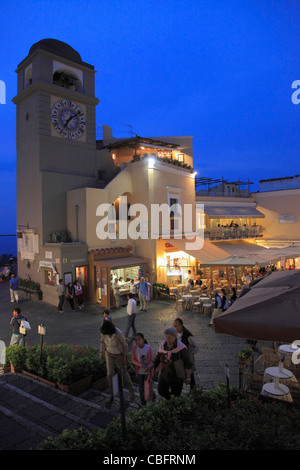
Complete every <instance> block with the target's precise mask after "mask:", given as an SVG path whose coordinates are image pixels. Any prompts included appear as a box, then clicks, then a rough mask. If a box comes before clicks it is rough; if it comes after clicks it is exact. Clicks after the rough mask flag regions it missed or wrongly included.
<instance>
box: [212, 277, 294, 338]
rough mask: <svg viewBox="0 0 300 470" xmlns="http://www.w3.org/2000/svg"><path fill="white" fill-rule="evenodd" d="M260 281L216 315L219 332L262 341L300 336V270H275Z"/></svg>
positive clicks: (215, 320) (215, 322)
mask: <svg viewBox="0 0 300 470" xmlns="http://www.w3.org/2000/svg"><path fill="white" fill-rule="evenodd" d="M256 281H257V282H256V283H255V284H254V285H253V286H252V287H250V290H249V292H247V293H246V294H244V295H242V296H240V297H239V298H238V299H237V300H236V301H235V302H234V304H233V305H232V306H231V307H229V308H228V310H226V312H225V313H223V314H221V315H219V316H218V317H216V318H215V319H214V322H213V325H214V329H215V332H216V333H225V334H229V335H232V336H237V337H239V338H246V339H253V340H261V341H279V342H288V343H291V342H293V341H295V340H300V270H295V271H279V272H276V271H274V272H272V273H270V274H269V275H268V276H265V277H263V278H261V279H260V280H256Z"/></svg>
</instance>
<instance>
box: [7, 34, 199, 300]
mask: <svg viewBox="0 0 300 470" xmlns="http://www.w3.org/2000/svg"><path fill="white" fill-rule="evenodd" d="M17 76H18V89H17V95H16V96H15V98H14V100H13V102H14V103H15V104H16V109H17V234H18V273H19V277H20V278H22V279H31V280H33V281H35V282H38V283H40V285H41V290H42V292H43V299H44V300H45V301H48V302H50V303H53V304H55V303H56V302H57V292H56V287H57V284H58V281H59V279H63V280H64V284H65V285H66V284H67V283H68V282H72V283H74V282H75V280H76V279H80V280H81V282H82V284H83V287H84V295H85V298H86V299H88V300H90V301H92V302H99V303H100V304H101V305H103V306H108V307H110V306H111V305H112V304H113V302H114V299H113V295H112V286H111V283H112V279H113V278H114V277H118V278H123V281H125V285H124V286H123V287H124V288H123V289H122V290H123V291H124V292H127V291H128V287H129V286H128V282H129V281H130V280H131V279H134V281H135V282H137V280H138V279H139V278H140V276H141V275H144V276H145V277H148V278H150V279H151V281H152V280H153V279H156V276H157V274H156V268H157V253H158V252H159V253H161V238H162V236H164V235H166V234H164V233H162V229H163V227H164V223H163V222H164V221H166V220H167V222H168V223H169V224H170V232H171V234H170V233H169V235H168V234H167V236H168V239H169V238H170V237H171V236H172V233H174V230H175V232H176V231H177V233H181V231H182V228H181V227H177V225H178V223H179V219H180V217H179V215H180V216H181V217H183V214H177V209H176V208H175V210H173V211H172V212H171V213H170V210H169V208H170V206H172V205H173V204H175V207H177V205H180V206H182V207H183V206H184V204H189V205H190V206H192V210H193V212H195V181H194V177H195V175H194V171H193V154H192V137H189V136H187V137H178V136H176V137H160V138H157V137H152V138H141V137H134V138H131V139H116V138H114V137H113V135H112V129H111V128H110V127H108V126H103V139H102V140H101V141H96V132H95V129H96V124H95V109H96V106H97V104H98V103H99V100H98V99H97V98H96V97H95V89H94V76H95V70H94V67H93V66H92V65H90V64H87V63H85V62H84V61H83V60H82V59H81V57H80V55H79V54H78V52H77V51H75V50H74V49H73V48H71V47H70V46H69V45H67V44H65V43H62V42H61V41H57V40H53V39H46V40H41V41H39V42H38V43H36V44H34V45H33V46H32V47H31V48H30V50H29V53H28V55H27V57H26V58H25V59H24V60H23V61H22V62H21V63H20V64H19V65H18V68H17ZM139 204H142V205H143V207H144V209H145V210H146V212H147V213H148V215H149V214H151V210H152V207H153V206H160V205H164V206H165V207H167V212H164V213H163V212H162V213H161V215H160V217H161V219H160V223H159V225H158V228H157V227H156V233H154V234H153V233H152V232H153V230H152V228H151V223H150V224H147V220H146V218H145V215H144V219H142V218H141V215H140V214H139V213H138V212H136V213H134V212H133V211H134V210H136V207H137V205H139ZM124 205H126V208H127V209H129V208H131V214H129V213H128V210H127V213H126V214H125V215H124V210H123V209H122V211H121V210H120V208H124ZM107 206H110V209H113V211H114V212H115V217H113V218H112V217H111V216H110V215H109V216H108V218H109V220H106V218H107V214H109V213H110V211H108V212H107V213H105V211H104V209H103V208H105V207H107ZM168 211H169V212H168ZM105 214H106V215H105ZM190 218H191V219H192V221H193V223H192V224H193V226H192V227H191V228H190V230H191V231H193V230H195V223H196V222H195V215H194V213H192V214H191V217H190ZM101 221H102V222H101ZM105 221H106V224H105ZM179 225H180V224H179ZM105 227H106V228H105ZM124 230H125V235H124ZM150 233H151V236H150ZM136 234H137V235H136ZM154 272H155V275H154Z"/></svg>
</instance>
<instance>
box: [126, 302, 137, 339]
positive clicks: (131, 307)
mask: <svg viewBox="0 0 300 470" xmlns="http://www.w3.org/2000/svg"><path fill="white" fill-rule="evenodd" d="M127 299H128V303H127V328H126V332H125V338H126V339H128V334H129V330H130V328H132V333H133V336H135V335H136V329H135V317H136V301H135V300H134V298H133V294H131V293H129V294H128V295H127Z"/></svg>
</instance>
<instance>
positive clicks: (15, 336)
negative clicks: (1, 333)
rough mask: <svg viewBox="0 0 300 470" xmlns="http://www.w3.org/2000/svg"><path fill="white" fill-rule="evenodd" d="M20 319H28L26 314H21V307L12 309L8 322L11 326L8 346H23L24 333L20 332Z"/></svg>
mask: <svg viewBox="0 0 300 470" xmlns="http://www.w3.org/2000/svg"><path fill="white" fill-rule="evenodd" d="M22 320H25V321H28V320H27V318H26V316H25V315H22V314H21V309H20V308H15V309H14V311H13V316H12V318H11V320H10V322H9V324H10V325H11V326H12V335H11V339H10V346H16V345H20V346H25V335H24V334H22V333H20V326H21V321H22Z"/></svg>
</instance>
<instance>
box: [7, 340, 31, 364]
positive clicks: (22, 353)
mask: <svg viewBox="0 0 300 470" xmlns="http://www.w3.org/2000/svg"><path fill="white" fill-rule="evenodd" d="M27 349H28V348H27V347H26V346H19V345H14V346H8V347H7V348H6V365H9V364H10V362H11V363H12V364H13V366H14V368H15V369H19V370H22V369H24V368H25V362H26V357H27Z"/></svg>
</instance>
